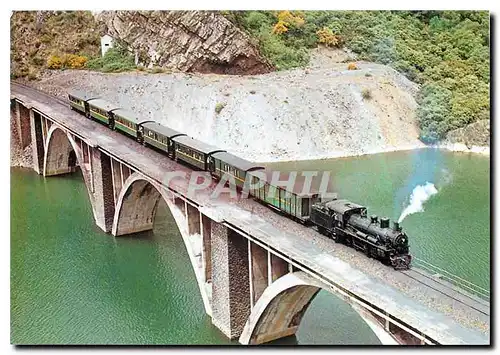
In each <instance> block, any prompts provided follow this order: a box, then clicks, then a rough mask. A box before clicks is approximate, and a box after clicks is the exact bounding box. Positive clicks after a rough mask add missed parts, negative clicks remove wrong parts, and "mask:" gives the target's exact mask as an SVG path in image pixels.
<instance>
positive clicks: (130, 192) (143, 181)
mask: <svg viewBox="0 0 500 355" xmlns="http://www.w3.org/2000/svg"><path fill="white" fill-rule="evenodd" d="M161 199H163V201H164V202H165V204H166V206H167V208H168V209H169V210H170V212H171V214H172V216H173V218H174V219H175V221H176V224H177V227H178V228H179V232H180V234H181V236H182V239H183V241H184V246H185V247H186V250H187V252H188V255H189V258H190V261H191V265H192V267H193V270H194V273H195V276H196V280H197V282H198V286H199V289H200V293H201V297H202V300H203V304H204V307H205V311H206V312H207V314H208V315H211V314H212V308H211V304H210V301H209V297H208V291H207V287H206V282H205V281H206V280H205V276H204V275H205V272H206V271H205V268H206V266H205V265H204V263H200V262H199V260H198V259H197V257H198V256H199V255H198V254H199V253H202V251H201V250H197V248H196V247H195V245H198V244H197V243H194V242H193V240H192V237H193V236H191V235H189V230H188V229H189V228H188V226H187V224H188V223H187V220H186V219H187V218H188V212H187V211H186V210H185V207H186V206H185V205H184V201H183V200H181V199H180V198H179V197H176V196H174V195H173V194H172V193H171V192H169V191H167V190H165V189H164V188H162V187H161V186H159V185H158V184H157V183H156V182H153V181H150V180H149V179H147V178H145V177H144V176H142V175H141V174H139V173H137V172H134V173H132V174H131V175H130V176H129V177H128V178H127V180H125V182H124V184H123V187H122V189H121V190H120V193H119V195H118V198H117V202H116V206H115V214H114V218H113V226H112V229H111V233H112V234H113V235H114V236H121V235H127V234H133V233H138V232H141V231H147V230H152V229H153V224H154V220H155V216H156V212H157V209H158V205H159V203H160V201H161ZM198 247H199V245H198Z"/></svg>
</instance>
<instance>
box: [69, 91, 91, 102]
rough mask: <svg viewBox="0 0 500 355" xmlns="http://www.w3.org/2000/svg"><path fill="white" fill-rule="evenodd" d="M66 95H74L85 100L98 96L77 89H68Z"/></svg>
mask: <svg viewBox="0 0 500 355" xmlns="http://www.w3.org/2000/svg"><path fill="white" fill-rule="evenodd" d="M68 95H71V96H73V97H76V98H77V99H80V100H83V101H87V100H92V99H97V98H98V96H96V95H91V94H89V93H88V92H84V91H79V90H71V91H68Z"/></svg>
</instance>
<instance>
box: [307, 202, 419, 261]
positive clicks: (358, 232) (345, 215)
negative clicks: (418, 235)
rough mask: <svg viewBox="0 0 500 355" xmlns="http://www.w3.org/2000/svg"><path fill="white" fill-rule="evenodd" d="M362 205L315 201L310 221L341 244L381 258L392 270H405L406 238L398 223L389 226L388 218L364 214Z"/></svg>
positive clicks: (407, 255) (407, 248) (365, 211)
mask: <svg viewBox="0 0 500 355" xmlns="http://www.w3.org/2000/svg"><path fill="white" fill-rule="evenodd" d="M366 214H367V210H366V207H363V206H360V205H357V204H355V203H352V202H349V201H347V200H333V201H329V202H321V203H316V204H314V205H313V206H312V208H311V222H312V223H313V224H315V225H316V226H317V227H318V231H319V232H320V233H322V234H324V235H326V236H328V237H330V238H332V239H333V240H335V242H337V243H343V244H346V245H348V246H351V247H353V248H355V249H357V250H360V251H362V252H364V253H365V254H366V255H367V256H368V257H373V258H376V259H379V260H381V261H382V262H383V263H385V264H387V265H391V266H392V267H394V269H396V270H400V269H408V268H409V266H410V262H411V255H410V254H409V253H408V251H409V246H408V237H407V236H406V234H405V233H403V232H402V230H401V227H400V226H399V223H397V222H394V225H393V227H392V228H389V219H388V218H380V221H379V219H378V217H377V216H371V217H370V218H368V217H367V216H366Z"/></svg>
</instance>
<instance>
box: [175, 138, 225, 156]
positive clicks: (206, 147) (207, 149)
mask: <svg viewBox="0 0 500 355" xmlns="http://www.w3.org/2000/svg"><path fill="white" fill-rule="evenodd" d="M172 140H173V141H174V142H177V143H180V144H182V145H185V146H187V147H189V148H193V149H195V150H197V151H200V152H202V153H204V154H210V153H215V152H222V151H223V150H222V149H219V148H217V147H214V146H213V145H210V144H207V143H204V142H202V141H199V140H197V139H194V138H192V137H189V136H179V137H175V138H172Z"/></svg>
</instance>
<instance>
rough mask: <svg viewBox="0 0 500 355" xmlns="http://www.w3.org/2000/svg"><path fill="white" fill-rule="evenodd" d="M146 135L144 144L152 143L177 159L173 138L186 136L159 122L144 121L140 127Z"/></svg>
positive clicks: (143, 134)
mask: <svg viewBox="0 0 500 355" xmlns="http://www.w3.org/2000/svg"><path fill="white" fill-rule="evenodd" d="M139 129H141V130H142V131H143V132H142V136H143V137H144V145H150V146H152V147H155V148H157V149H159V150H161V151H163V152H165V153H166V154H167V155H168V156H169V157H170V158H171V159H175V142H174V141H173V138H175V137H180V136H185V134H184V133H181V132H177V131H175V130H173V129H171V128H169V127H165V126H163V125H161V124H159V123H158V122H147V123H142V124H141V126H140V128H139Z"/></svg>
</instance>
